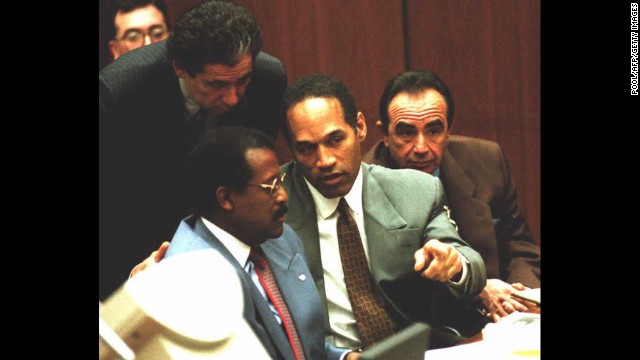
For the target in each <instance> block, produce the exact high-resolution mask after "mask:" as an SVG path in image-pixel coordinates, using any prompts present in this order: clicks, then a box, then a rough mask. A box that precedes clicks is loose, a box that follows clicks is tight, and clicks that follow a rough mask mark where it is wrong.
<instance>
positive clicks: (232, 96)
mask: <svg viewBox="0 0 640 360" xmlns="http://www.w3.org/2000/svg"><path fill="white" fill-rule="evenodd" d="M222 100H223V101H224V103H225V104H227V105H229V106H236V104H238V87H237V86H235V85H231V86H229V88H228V90H227V92H226V93H225V94H224V97H223V99H222Z"/></svg>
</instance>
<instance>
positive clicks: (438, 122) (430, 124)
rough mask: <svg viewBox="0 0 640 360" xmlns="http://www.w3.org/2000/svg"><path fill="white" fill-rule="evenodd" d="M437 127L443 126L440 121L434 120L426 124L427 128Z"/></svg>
mask: <svg viewBox="0 0 640 360" xmlns="http://www.w3.org/2000/svg"><path fill="white" fill-rule="evenodd" d="M438 125H440V126H444V122H443V121H442V120H441V119H436V120H432V121H429V122H428V123H427V126H428V127H433V126H438Z"/></svg>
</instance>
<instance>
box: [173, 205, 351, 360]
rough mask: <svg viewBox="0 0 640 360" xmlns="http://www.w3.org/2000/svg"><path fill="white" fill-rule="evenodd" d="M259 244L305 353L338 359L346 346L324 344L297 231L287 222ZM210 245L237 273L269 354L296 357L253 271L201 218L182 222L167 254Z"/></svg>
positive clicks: (248, 314) (247, 309)
mask: <svg viewBox="0 0 640 360" xmlns="http://www.w3.org/2000/svg"><path fill="white" fill-rule="evenodd" d="M260 247H261V248H262V250H263V251H264V253H265V255H266V258H267V261H268V262H269V267H270V268H271V271H272V272H273V275H274V278H275V279H276V282H277V283H278V288H279V289H280V293H281V294H282V297H283V299H284V300H285V302H286V304H287V307H288V309H289V312H290V314H291V317H292V318H293V322H294V323H295V326H296V330H297V331H298V335H299V337H300V341H301V342H302V347H303V349H304V354H305V356H306V358H307V359H325V358H327V359H339V357H340V354H341V353H342V352H343V351H344V349H337V348H335V347H333V346H331V345H329V344H327V349H325V348H324V347H325V346H324V338H325V333H324V328H323V327H322V316H323V315H322V302H321V301H320V296H319V295H318V292H317V290H316V287H315V284H314V283H313V279H312V277H311V274H310V273H309V268H308V267H307V265H306V262H305V258H304V253H303V251H302V244H300V240H299V239H298V237H297V235H296V234H295V233H294V232H293V230H291V228H290V227H289V226H287V225H286V224H285V225H284V233H283V234H282V236H280V237H279V238H277V239H270V240H267V241H266V242H265V243H263V244H262V245H260ZM209 248H213V249H216V250H218V251H219V252H220V253H221V254H222V256H223V257H224V258H225V259H227V261H229V263H230V264H231V265H232V266H233V268H234V269H235V270H236V272H237V273H238V275H239V277H240V280H241V283H242V288H243V295H244V305H245V309H244V317H245V319H246V320H247V322H248V323H249V325H250V326H251V328H252V329H253V331H254V332H255V334H256V336H257V337H258V338H259V339H260V340H261V341H262V344H263V345H264V347H265V349H267V352H268V353H269V354H270V356H271V358H273V359H291V360H294V359H295V357H294V354H293V351H292V349H291V345H290V344H289V340H288V339H287V335H286V333H285V332H284V330H283V329H282V327H281V326H280V325H279V324H278V322H277V321H276V319H275V317H274V316H273V314H272V313H271V310H270V308H269V305H268V303H267V302H266V301H265V299H264V297H262V294H260V292H259V290H258V289H257V287H256V286H255V284H254V283H253V281H252V280H251V277H250V275H249V274H248V273H247V272H246V271H245V270H244V268H243V266H241V265H240V264H239V263H238V261H237V260H236V259H235V258H234V257H233V256H232V255H231V253H230V252H229V250H227V248H226V247H225V246H224V245H223V244H222V243H221V242H220V240H218V239H217V238H216V237H215V236H214V235H213V234H212V233H211V232H210V231H209V229H207V227H206V226H205V225H204V223H203V222H202V221H201V220H200V218H199V217H196V216H193V215H191V216H189V217H187V218H186V219H184V220H183V221H182V222H181V223H180V226H179V227H178V230H177V231H176V233H175V235H174V237H173V239H172V240H171V246H169V249H168V250H167V254H166V256H167V257H168V256H173V255H177V254H180V253H184V252H189V251H195V250H202V249H209ZM301 274H304V275H305V277H306V281H301V280H300V279H299V276H300V275H301ZM325 354H326V355H325Z"/></svg>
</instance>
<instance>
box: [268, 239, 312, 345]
mask: <svg viewBox="0 0 640 360" xmlns="http://www.w3.org/2000/svg"><path fill="white" fill-rule="evenodd" d="M284 241H285V240H284V239H277V240H276V241H268V242H266V243H264V244H262V245H261V248H262V250H263V251H264V253H265V256H266V258H267V259H268V261H269V267H270V268H271V272H272V273H273V277H274V278H275V280H276V283H277V284H278V289H279V290H280V294H281V295H282V298H283V299H284V301H285V303H286V304H287V309H288V310H289V314H290V315H291V318H292V319H293V322H294V324H295V326H296V330H297V332H298V337H299V338H300V341H301V342H302V348H303V349H304V351H305V355H306V357H307V358H313V354H312V353H310V352H312V351H314V350H317V349H314V344H313V342H312V341H311V340H313V339H318V338H324V334H323V333H322V329H323V328H322V327H318V326H317V324H310V323H309V321H308V319H310V318H313V314H314V313H315V314H317V316H318V317H319V316H321V310H320V309H321V307H322V304H320V303H319V302H318V297H313V296H309V294H314V293H316V291H317V290H316V287H315V284H314V282H313V279H312V278H311V276H310V274H309V273H308V271H307V270H306V266H305V263H304V259H303V256H302V254H299V253H296V254H292V253H290V252H287V251H285V250H283V249H282V248H280V247H279V242H280V243H281V242H284ZM305 324H306V325H312V326H311V327H305ZM314 331H315V332H317V334H313V332H314ZM286 345H287V346H289V343H287V344H286ZM289 348H290V347H289Z"/></svg>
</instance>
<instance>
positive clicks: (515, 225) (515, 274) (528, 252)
mask: <svg viewBox="0 0 640 360" xmlns="http://www.w3.org/2000/svg"><path fill="white" fill-rule="evenodd" d="M498 152H499V157H500V161H501V166H502V170H503V171H502V172H503V177H504V184H505V185H504V195H503V197H502V199H501V201H500V203H499V206H498V222H497V224H496V238H497V241H498V251H499V257H500V277H501V278H502V279H505V281H506V282H508V283H514V282H520V283H522V284H524V285H525V286H529V287H533V288H537V287H540V248H539V247H538V246H537V245H536V244H535V242H534V240H533V238H532V236H531V232H530V230H529V226H528V224H527V222H526V220H525V218H524V216H523V215H522V213H521V212H520V206H519V204H518V195H517V192H516V188H515V185H514V182H513V179H512V177H511V172H510V170H509V164H508V163H507V159H506V157H505V156H504V153H503V152H502V150H501V149H498Z"/></svg>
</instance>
